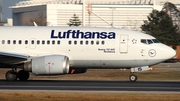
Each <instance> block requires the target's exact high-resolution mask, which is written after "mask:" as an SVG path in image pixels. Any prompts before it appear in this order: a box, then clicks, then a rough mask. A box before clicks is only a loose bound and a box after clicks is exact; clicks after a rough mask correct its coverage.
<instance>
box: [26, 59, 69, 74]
mask: <svg viewBox="0 0 180 101" xmlns="http://www.w3.org/2000/svg"><path fill="white" fill-rule="evenodd" d="M24 70H25V71H29V72H32V73H33V74H35V75H58V74H68V73H69V58H68V57H67V56H63V55H49V56H42V57H37V58H33V59H32V60H31V61H30V62H27V63H25V64H24Z"/></svg>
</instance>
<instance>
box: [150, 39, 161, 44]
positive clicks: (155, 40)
mask: <svg viewBox="0 0 180 101" xmlns="http://www.w3.org/2000/svg"><path fill="white" fill-rule="evenodd" d="M152 41H153V42H154V43H160V42H159V41H158V40H157V39H152Z"/></svg>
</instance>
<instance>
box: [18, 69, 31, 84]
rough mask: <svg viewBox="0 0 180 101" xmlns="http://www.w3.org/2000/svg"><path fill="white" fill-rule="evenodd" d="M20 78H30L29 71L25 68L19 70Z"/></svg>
mask: <svg viewBox="0 0 180 101" xmlns="http://www.w3.org/2000/svg"><path fill="white" fill-rule="evenodd" d="M18 78H19V80H20V81H26V80H28V78H29V72H27V71H24V70H20V71H19V72H18Z"/></svg>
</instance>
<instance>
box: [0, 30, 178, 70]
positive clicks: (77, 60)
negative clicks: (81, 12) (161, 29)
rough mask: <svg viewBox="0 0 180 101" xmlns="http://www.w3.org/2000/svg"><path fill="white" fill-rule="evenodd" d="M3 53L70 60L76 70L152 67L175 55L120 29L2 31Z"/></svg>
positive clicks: (169, 50)
mask: <svg viewBox="0 0 180 101" xmlns="http://www.w3.org/2000/svg"><path fill="white" fill-rule="evenodd" d="M0 33H1V34H0V46H1V47H0V51H1V52H9V53H17V54H24V55H29V56H31V57H38V56H44V55H51V54H59V55H65V56H67V57H69V60H70V66H71V67H74V68H129V67H137V66H149V65H154V64H157V63H159V62H162V61H165V60H167V59H170V58H172V57H173V56H174V55H175V51H174V50H173V49H171V48H170V47H168V46H166V45H164V44H162V43H152V44H150V43H146V44H145V43H143V42H142V41H143V40H142V39H144V40H146V41H147V42H148V40H147V39H149V40H152V39H155V38H154V37H152V36H150V35H147V34H143V33H141V32H136V31H131V30H125V29H116V28H95V27H94V28H89V27H0ZM93 33H95V34H93Z"/></svg>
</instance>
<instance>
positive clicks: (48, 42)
mask: <svg viewBox="0 0 180 101" xmlns="http://www.w3.org/2000/svg"><path fill="white" fill-rule="evenodd" d="M23 42H24V44H28V43H29V41H28V40H25V41H22V40H2V44H11V43H12V44H23ZM30 44H37V45H39V44H43V45H44V44H48V45H49V44H53V45H55V44H58V45H59V44H60V40H57V41H55V40H52V41H50V40H47V41H45V40H41V41H40V40H37V41H35V40H31V41H30ZM68 44H69V45H71V44H74V45H77V44H80V45H83V44H85V45H88V44H91V45H94V44H96V45H99V44H102V45H104V44H105V41H71V40H70V41H68Z"/></svg>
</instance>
